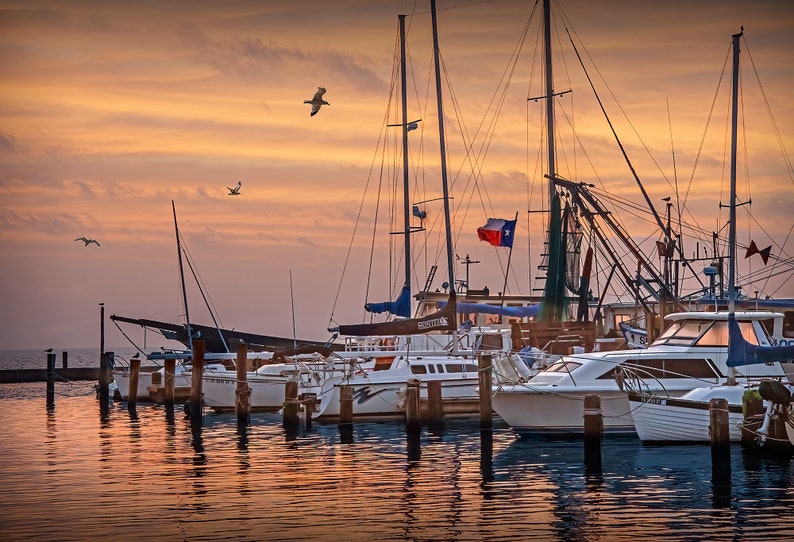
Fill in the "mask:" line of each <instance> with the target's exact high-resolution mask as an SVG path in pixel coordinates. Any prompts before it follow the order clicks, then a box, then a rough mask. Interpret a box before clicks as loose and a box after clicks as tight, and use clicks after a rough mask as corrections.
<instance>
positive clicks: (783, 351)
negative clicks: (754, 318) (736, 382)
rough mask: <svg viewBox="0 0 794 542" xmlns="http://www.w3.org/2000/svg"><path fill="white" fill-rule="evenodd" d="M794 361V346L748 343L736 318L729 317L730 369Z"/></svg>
mask: <svg viewBox="0 0 794 542" xmlns="http://www.w3.org/2000/svg"><path fill="white" fill-rule="evenodd" d="M776 361H777V362H779V361H794V345H792V346H760V345H757V344H750V343H748V342H747V341H746V340H745V338H744V337H742V332H741V330H740V329H739V324H738V323H737V322H736V317H735V316H734V315H733V314H729V315H728V359H727V362H726V363H727V364H728V367H738V366H740V365H752V364H754V363H773V362H776Z"/></svg>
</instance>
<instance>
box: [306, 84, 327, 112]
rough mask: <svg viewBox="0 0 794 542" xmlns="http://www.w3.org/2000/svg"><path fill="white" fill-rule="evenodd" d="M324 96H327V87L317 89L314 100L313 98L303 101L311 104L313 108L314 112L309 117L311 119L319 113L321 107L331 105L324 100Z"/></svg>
mask: <svg viewBox="0 0 794 542" xmlns="http://www.w3.org/2000/svg"><path fill="white" fill-rule="evenodd" d="M323 94H325V87H317V92H315V93H314V98H312V99H311V100H303V103H305V104H311V106H312V112H311V114H310V115H309V116H310V117H313V116H314V115H316V114H317V112H318V111H319V110H320V106H321V105H328V106H330V105H331V104H329V103H328V102H326V101H325V100H323Z"/></svg>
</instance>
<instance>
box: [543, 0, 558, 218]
mask: <svg viewBox="0 0 794 542" xmlns="http://www.w3.org/2000/svg"><path fill="white" fill-rule="evenodd" d="M543 43H544V52H545V55H546V139H547V140H548V141H547V143H548V148H549V205H551V200H552V198H553V197H554V192H555V190H554V179H555V178H556V177H557V171H556V168H557V166H556V159H555V157H554V80H553V79H554V78H553V73H552V64H551V0H543Z"/></svg>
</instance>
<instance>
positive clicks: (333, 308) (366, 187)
mask: <svg viewBox="0 0 794 542" xmlns="http://www.w3.org/2000/svg"><path fill="white" fill-rule="evenodd" d="M399 39H400V37H399V33H398V34H397V37H396V38H395V48H394V56H393V59H392V63H393V66H397V61H396V59H397V58H398V51H399V45H398V44H399ZM395 73H396V69H392V87H391V89H390V92H389V100H388V104H387V106H386V113H385V116H384V122H383V124H382V125H381V132H380V134H379V135H378V142H377V144H376V145H375V151H374V152H373V156H372V161H371V162H370V169H369V173H368V174H367V182H366V183H365V185H364V190H363V192H362V194H361V202H360V203H359V208H358V214H357V215H356V220H355V223H354V225H353V233H352V234H351V235H350V243H349V244H348V246H347V252H346V254H345V259H344V263H343V264H342V273H341V276H340V278H339V284H338V286H337V288H336V295H335V296H334V302H333V305H332V306H331V314H330V316H329V319H328V321H329V324H330V323H332V322H333V321H334V313H335V312H336V304H337V303H338V302H339V295H340V294H341V292H342V283H343V282H344V277H345V273H346V271H347V266H348V264H349V263H350V255H351V254H352V251H353V243H354V241H355V238H356V233H357V232H358V226H359V223H360V222H361V218H362V215H363V210H364V204H365V202H366V201H367V193H368V191H369V184H370V181H371V180H372V173H373V171H374V169H375V159H376V158H377V155H378V151H377V149H378V148H379V147H380V145H381V142H382V140H383V138H384V137H385V134H386V124H388V114H389V111H390V110H391V98H392V95H393V93H394V87H395V79H394V74H395Z"/></svg>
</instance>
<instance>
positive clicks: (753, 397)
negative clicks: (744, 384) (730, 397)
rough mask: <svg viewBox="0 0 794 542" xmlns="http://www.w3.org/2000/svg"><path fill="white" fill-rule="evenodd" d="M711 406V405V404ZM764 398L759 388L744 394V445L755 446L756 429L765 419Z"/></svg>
mask: <svg viewBox="0 0 794 542" xmlns="http://www.w3.org/2000/svg"><path fill="white" fill-rule="evenodd" d="M709 406H710V405H709ZM764 410H765V409H764V400H763V399H762V398H761V394H760V393H758V390H755V389H752V390H747V391H745V392H744V393H743V394H742V416H743V418H744V420H743V422H742V429H741V431H742V446H743V447H746V446H751V447H752V446H755V445H756V443H755V438H756V431H757V430H758V428H759V427H761V423H762V422H763V419H764Z"/></svg>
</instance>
